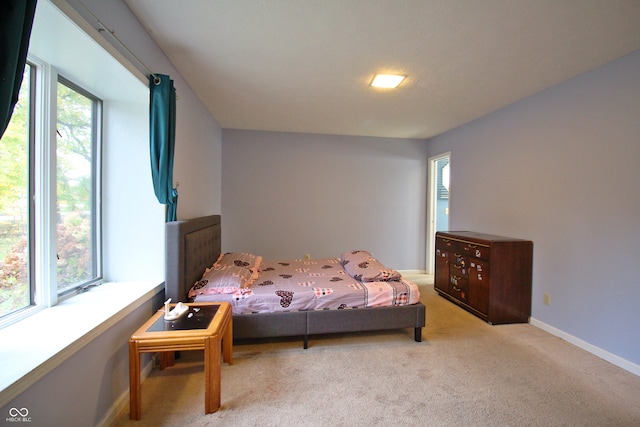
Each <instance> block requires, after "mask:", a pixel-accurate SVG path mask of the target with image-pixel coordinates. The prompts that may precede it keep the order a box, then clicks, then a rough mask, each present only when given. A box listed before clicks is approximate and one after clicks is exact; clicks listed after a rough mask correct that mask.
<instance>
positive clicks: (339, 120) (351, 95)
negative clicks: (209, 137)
mask: <svg viewBox="0 0 640 427" xmlns="http://www.w3.org/2000/svg"><path fill="white" fill-rule="evenodd" d="M125 2H126V3H127V5H128V6H129V8H130V9H131V10H132V12H133V13H134V14H135V15H136V17H137V18H138V19H139V20H140V22H141V23H142V25H143V26H144V27H145V28H146V29H147V31H148V32H149V33H150V34H151V37H153V39H154V40H155V42H156V43H157V44H158V45H159V46H160V48H161V49H162V50H163V51H164V52H165V53H166V55H167V56H168V57H169V59H170V60H171V62H172V63H173V64H174V65H175V67H176V68H177V69H178V71H179V72H180V74H181V75H182V76H183V77H184V79H185V80H186V81H187V82H188V84H189V85H190V86H191V88H192V89H193V90H194V92H195V93H196V94H197V95H198V96H199V97H200V99H201V100H202V102H203V103H204V104H205V105H206V107H207V108H208V109H209V111H210V112H211V114H212V115H213V116H214V117H215V118H216V120H217V121H218V123H219V124H220V126H221V127H223V128H227V129H251V130H266V131H284V132H305V133H321V134H339V135H361V136H381V137H398V138H430V137H433V136H436V135H439V134H441V133H443V132H446V131H448V130H450V129H453V128H455V127H457V126H460V125H462V124H465V123H468V122H470V121H472V120H474V119H476V118H479V117H482V116H484V115H486V114H488V113H491V112H493V111H495V110H498V109H500V108H502V107H504V106H506V105H509V104H511V103H513V102H516V101H518V100H520V99H522V98H525V97H527V96H529V95H532V94H535V93H537V92H540V91H542V90H544V89H546V88H549V87H551V86H553V85H556V84H558V83H561V82H563V81H566V80H568V79H570V78H572V77H575V76H577V75H579V74H582V73H584V72H586V71H588V70H591V69H593V68H595V67H598V66H600V65H603V64H605V63H607V62H610V61H612V60H615V59H617V58H620V57H621V56H624V55H626V54H628V53H631V52H633V51H635V50H637V49H640V1H639V0H626V1H618V0H608V1H602V0H563V1H556V0H481V1H478V0H403V1H398V0H322V1H318V0H215V1H211V0H184V1H180V2H178V1H175V0H125ZM160 72H162V71H161V70H160ZM379 72H386V73H399V74H406V75H407V76H408V77H407V79H406V80H405V82H404V83H403V84H402V85H401V86H400V87H399V88H398V89H396V90H389V89H386V90H383V89H373V88H371V87H369V83H370V81H371V79H372V78H373V75H374V74H375V73H379ZM177 90H178V95H179V91H180V88H179V87H178V88H177Z"/></svg>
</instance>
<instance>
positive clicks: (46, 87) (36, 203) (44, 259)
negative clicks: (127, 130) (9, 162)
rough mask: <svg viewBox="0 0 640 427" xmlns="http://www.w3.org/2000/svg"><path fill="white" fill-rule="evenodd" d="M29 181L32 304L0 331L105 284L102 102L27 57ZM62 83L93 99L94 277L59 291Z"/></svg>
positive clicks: (3, 319)
mask: <svg viewBox="0 0 640 427" xmlns="http://www.w3.org/2000/svg"><path fill="white" fill-rule="evenodd" d="M27 66H29V67H30V75H29V78H30V93H29V96H30V99H29V102H30V105H29V131H28V133H29V142H28V146H29V148H28V149H29V161H28V162H27V163H28V168H29V179H28V187H29V188H28V189H27V191H28V194H29V207H28V211H29V212H28V221H29V225H28V233H29V236H28V256H29V261H28V263H29V267H28V271H29V289H30V298H29V305H28V306H25V307H23V308H21V309H17V310H16V311H14V312H10V313H7V314H6V315H3V316H0V328H2V327H5V326H8V325H10V324H13V323H15V322H18V321H20V320H22V319H24V318H25V317H27V316H30V315H31V314H33V313H35V312H37V311H39V310H42V309H44V308H47V307H51V306H54V305H56V304H57V303H58V302H60V301H63V300H65V299H67V298H69V297H72V296H74V295H76V294H78V293H81V292H84V291H86V290H88V289H89V288H90V287H93V286H97V285H99V284H101V283H103V281H104V277H103V247H102V226H103V224H102V168H103V165H102V145H103V144H102V141H103V132H102V129H103V120H104V116H103V103H104V101H103V100H102V99H101V98H100V97H98V96H96V95H94V94H93V93H91V91H89V90H87V89H85V88H84V87H82V86H81V85H79V84H77V83H76V82H74V81H73V80H72V79H69V78H67V77H65V76H63V75H61V74H59V73H58V71H57V70H56V68H55V67H53V66H52V65H51V64H49V63H47V62H45V61H42V60H40V59H39V58H37V57H36V56H34V55H32V54H29V55H28V57H27ZM59 82H60V83H61V84H64V85H66V86H67V87H69V88H71V89H72V90H74V91H77V92H79V93H80V94H82V95H83V96H86V97H87V98H89V99H90V100H91V101H92V103H93V105H92V141H91V144H92V150H93V156H92V162H91V175H92V182H91V185H92V193H93V196H92V203H91V205H92V206H91V210H92V215H91V217H92V262H93V266H94V268H93V269H92V270H93V274H92V276H93V277H92V278H91V279H89V280H87V281H83V282H80V283H77V284H76V285H75V286H72V287H68V288H65V289H64V290H62V291H61V292H58V283H57V263H56V260H57V247H56V238H57V235H56V234H57V233H56V224H57V220H56V199H57V194H56V183H57V176H56V175H57V174H56V153H57V142H56V141H57V135H56V132H57V112H58V111H57V85H58V83H59Z"/></svg>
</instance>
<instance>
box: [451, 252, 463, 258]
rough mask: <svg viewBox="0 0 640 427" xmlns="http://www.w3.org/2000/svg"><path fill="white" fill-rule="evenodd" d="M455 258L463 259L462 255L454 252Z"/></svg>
mask: <svg viewBox="0 0 640 427" xmlns="http://www.w3.org/2000/svg"><path fill="white" fill-rule="evenodd" d="M453 256H454V257H456V258H459V257H461V256H462V254H457V253H455V252H454V253H453Z"/></svg>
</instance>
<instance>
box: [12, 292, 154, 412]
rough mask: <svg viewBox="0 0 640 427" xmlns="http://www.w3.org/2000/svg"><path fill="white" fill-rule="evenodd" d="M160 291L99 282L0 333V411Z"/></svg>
mask: <svg viewBox="0 0 640 427" xmlns="http://www.w3.org/2000/svg"><path fill="white" fill-rule="evenodd" d="M163 289H164V284H163V283H153V282H110V283H104V284H103V285H101V286H98V287H96V288H93V289H92V290H91V291H89V292H85V293H83V294H79V295H76V296H74V297H72V298H68V299H66V300H64V301H62V302H61V303H59V304H57V305H55V306H54V307H50V308H47V309H44V310H41V311H39V312H37V313H35V314H33V315H32V316H29V317H28V318H26V319H23V320H21V321H19V322H17V323H15V324H13V325H10V326H7V327H6V328H4V329H2V330H0V343H2V348H1V349H0V366H2V369H1V370H0V408H1V407H3V406H4V405H6V404H7V403H9V402H10V401H11V400H13V399H14V398H15V397H17V396H18V395H19V394H20V393H22V392H23V391H25V390H26V389H27V388H29V387H30V386H31V385H33V384H34V383H35V382H36V381H38V380H39V379H40V378H42V377H44V376H45V375H46V374H47V373H49V372H51V371H52V370H53V369H54V368H55V367H56V366H58V365H60V364H61V363H62V362H64V361H65V360H67V359H68V358H69V357H71V356H72V355H73V354H74V353H75V352H77V351H78V350H80V349H81V348H82V347H84V346H85V345H86V344H87V343H89V342H91V341H92V340H93V339H95V338H96V337H98V336H99V335H100V334H102V333H103V332H105V331H106V330H108V329H109V328H110V327H112V326H113V325H115V324H116V323H117V322H118V321H120V320H121V319H123V318H124V317H125V316H127V315H128V314H129V313H131V312H133V311H134V310H135V309H136V308H137V307H139V306H140V305H141V304H142V303H144V302H146V301H148V300H149V299H151V298H153V297H154V296H155V295H156V294H158V293H159V292H162V291H163Z"/></svg>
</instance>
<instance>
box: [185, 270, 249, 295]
mask: <svg viewBox="0 0 640 427" xmlns="http://www.w3.org/2000/svg"><path fill="white" fill-rule="evenodd" d="M252 282H253V273H252V272H251V270H249V269H248V268H244V267H238V266H235V265H232V266H230V267H223V268H219V269H215V268H208V269H207V271H205V272H204V274H203V275H202V278H201V279H200V280H198V281H197V282H196V283H195V284H194V285H193V286H192V287H191V289H190V290H189V298H193V297H195V296H197V295H203V294H204V295H210V294H232V293H234V292H236V291H237V290H238V289H241V288H246V287H248V286H249V285H251V283H252Z"/></svg>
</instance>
